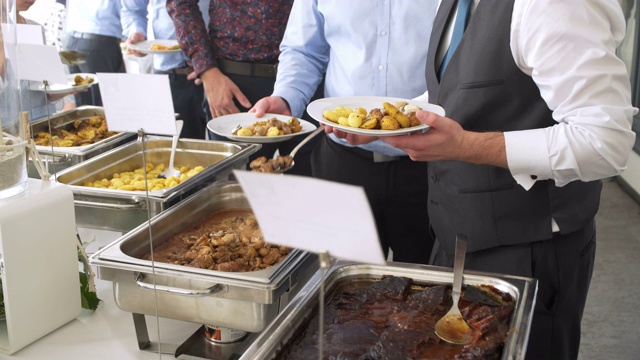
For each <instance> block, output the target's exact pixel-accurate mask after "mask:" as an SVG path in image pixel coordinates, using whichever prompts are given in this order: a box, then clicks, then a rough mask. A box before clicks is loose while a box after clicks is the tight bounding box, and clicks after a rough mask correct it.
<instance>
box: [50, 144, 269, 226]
mask: <svg viewBox="0 0 640 360" xmlns="http://www.w3.org/2000/svg"><path fill="white" fill-rule="evenodd" d="M259 148H260V145H258V144H242V143H230V142H222V141H205V140H195V139H180V141H179V142H178V148H177V150H176V155H175V164H176V166H186V167H188V168H193V167H195V166H203V167H205V169H204V170H203V171H202V172H200V173H198V174H196V175H195V176H193V177H191V178H189V179H187V180H185V181H183V182H182V183H180V184H178V185H177V186H174V187H171V188H167V189H163V190H159V191H150V192H149V196H148V197H147V196H146V194H147V192H146V191H125V190H112V189H104V188H102V189H101V188H91V187H85V186H82V184H83V183H85V182H87V181H95V180H98V179H103V178H110V177H111V176H112V175H113V174H114V173H120V172H124V171H132V170H134V169H137V168H142V167H143V156H142V155H143V154H145V156H144V160H145V161H146V162H151V163H155V164H158V163H164V164H168V163H169V155H170V152H171V138H170V137H160V138H157V139H148V140H145V141H136V142H133V143H129V144H125V145H123V146H121V147H118V148H116V149H113V150H111V151H109V152H106V153H104V154H101V155H99V156H96V157H93V158H91V159H89V160H87V161H84V162H82V163H80V164H77V165H75V166H72V167H70V168H67V169H65V170H63V171H61V172H60V173H59V174H58V176H57V178H56V181H58V182H60V183H63V184H67V185H69V186H70V187H71V190H72V191H73V195H74V200H75V208H76V222H77V224H78V226H79V227H84V228H92V229H102V230H111V231H120V232H127V231H129V230H131V229H133V228H135V227H136V226H138V225H140V224H141V223H143V222H145V221H146V220H147V219H148V218H150V217H153V216H155V215H157V214H159V213H161V212H162V211H164V210H166V209H168V208H169V207H171V206H173V205H175V204H177V203H178V202H179V201H181V200H182V199H185V198H186V197H188V196H189V195H192V194H194V193H195V192H197V191H198V190H200V189H202V188H204V187H205V186H207V185H209V184H211V183H212V182H214V181H216V180H221V179H228V178H229V176H230V175H231V173H232V170H234V169H244V168H245V167H246V163H247V162H248V158H249V156H250V155H251V154H253V153H254V152H256V151H257V150H258V149H259Z"/></svg>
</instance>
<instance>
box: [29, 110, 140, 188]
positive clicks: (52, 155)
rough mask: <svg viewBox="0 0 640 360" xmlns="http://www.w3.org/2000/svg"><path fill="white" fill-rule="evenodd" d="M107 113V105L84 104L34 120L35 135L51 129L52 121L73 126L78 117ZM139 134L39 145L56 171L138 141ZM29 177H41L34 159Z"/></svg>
mask: <svg viewBox="0 0 640 360" xmlns="http://www.w3.org/2000/svg"><path fill="white" fill-rule="evenodd" d="M98 115H104V108H103V107H100V106H80V107H78V108H77V109H73V110H69V111H65V112H62V113H59V114H56V115H53V116H51V117H50V119H49V120H47V119H46V118H44V119H40V120H38V121H35V122H33V123H31V124H30V125H31V136H32V137H35V136H36V135H37V134H38V133H40V132H48V131H49V125H51V128H54V129H70V128H72V127H73V122H74V121H75V120H85V119H88V118H90V117H92V116H98ZM136 136H137V135H136V134H135V133H131V132H121V133H118V134H115V135H113V136H111V137H108V138H106V139H102V140H100V141H97V142H95V143H93V144H89V145H84V146H75V147H53V148H52V147H51V146H42V145H36V150H37V151H38V154H39V155H40V157H41V158H42V160H43V161H44V162H46V163H47V166H48V170H49V173H51V174H54V173H57V172H59V171H62V170H64V169H66V168H68V167H70V166H73V165H76V164H79V163H81V162H83V161H85V160H87V159H90V158H92V157H94V156H97V155H100V154H102V153H104V152H107V151H109V150H111V149H114V148H116V147H118V146H120V145H123V144H126V143H129V142H132V141H135V139H136ZM28 173H29V177H32V178H40V175H39V174H38V172H37V171H36V168H35V166H33V163H32V162H29V171H28Z"/></svg>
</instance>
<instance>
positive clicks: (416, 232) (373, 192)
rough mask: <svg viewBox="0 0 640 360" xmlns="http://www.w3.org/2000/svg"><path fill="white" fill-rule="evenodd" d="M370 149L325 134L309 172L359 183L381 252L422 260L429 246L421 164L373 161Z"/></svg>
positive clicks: (424, 261) (425, 182) (425, 259)
mask: <svg viewBox="0 0 640 360" xmlns="http://www.w3.org/2000/svg"><path fill="white" fill-rule="evenodd" d="M371 154H372V153H370V152H367V151H364V150H356V149H354V148H350V147H347V146H343V145H340V144H338V143H336V142H335V141H333V140H331V139H330V138H328V137H325V138H324V139H323V140H322V141H321V142H320V144H318V146H317V147H316V148H315V149H314V151H313V153H312V155H311V166H312V170H313V176H314V177H317V178H321V179H325V180H331V181H336V182H341V183H345V184H351V185H359V186H362V187H364V190H365V192H366V194H367V199H368V200H369V204H370V206H371V209H372V211H373V215H374V217H375V221H376V227H377V230H378V237H379V238H380V245H381V246H382V249H383V251H384V254H385V255H387V254H388V251H389V248H391V249H392V250H393V260H394V261H400V262H408V263H420V264H427V263H428V262H429V257H430V254H431V248H432V247H433V239H432V237H431V235H430V233H429V215H428V214H427V193H428V178H427V176H428V175H427V163H424V162H415V161H411V159H409V157H408V156H406V157H402V158H401V159H400V160H396V161H389V162H379V163H376V162H373V156H372V155H371ZM340 201H342V200H341V199H336V206H340ZM354 216H357V214H354Z"/></svg>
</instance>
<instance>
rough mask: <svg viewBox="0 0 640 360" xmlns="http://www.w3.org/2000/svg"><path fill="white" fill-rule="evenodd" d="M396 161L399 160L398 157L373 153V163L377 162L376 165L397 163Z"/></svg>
mask: <svg viewBox="0 0 640 360" xmlns="http://www.w3.org/2000/svg"><path fill="white" fill-rule="evenodd" d="M396 160H398V157H397V156H391V155H385V154H381V153H377V152H374V153H373V162H376V163H379V162H388V161H396Z"/></svg>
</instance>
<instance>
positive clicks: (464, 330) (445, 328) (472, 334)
mask: <svg viewBox="0 0 640 360" xmlns="http://www.w3.org/2000/svg"><path fill="white" fill-rule="evenodd" d="M466 251H467V238H466V236H464V235H461V234H456V253H455V260H454V263H453V288H452V289H451V298H452V300H453V304H452V305H451V309H449V312H447V313H446V314H445V315H444V316H443V317H442V318H441V319H440V320H438V322H437V323H436V325H435V326H434V330H435V333H436V335H438V337H439V338H440V339H442V340H444V341H446V342H449V343H452V344H456V345H466V344H470V343H472V342H473V341H474V340H475V339H476V338H477V334H478V332H477V330H475V329H473V328H471V327H470V326H469V324H467V322H466V321H465V320H464V318H463V317H462V314H461V313H460V308H459V307H458V301H459V300H460V292H461V289H462V272H463V269H464V258H465V253H466Z"/></svg>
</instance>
